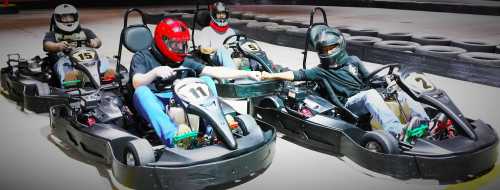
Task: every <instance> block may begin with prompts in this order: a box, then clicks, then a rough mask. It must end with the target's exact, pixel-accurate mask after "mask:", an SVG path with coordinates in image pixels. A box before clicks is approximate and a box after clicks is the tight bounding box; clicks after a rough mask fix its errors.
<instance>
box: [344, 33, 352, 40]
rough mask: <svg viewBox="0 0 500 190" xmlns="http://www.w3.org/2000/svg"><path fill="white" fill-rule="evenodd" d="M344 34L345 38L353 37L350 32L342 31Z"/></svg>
mask: <svg viewBox="0 0 500 190" xmlns="http://www.w3.org/2000/svg"><path fill="white" fill-rule="evenodd" d="M342 36H344V38H345V39H347V38H349V37H351V35H350V34H349V33H342Z"/></svg>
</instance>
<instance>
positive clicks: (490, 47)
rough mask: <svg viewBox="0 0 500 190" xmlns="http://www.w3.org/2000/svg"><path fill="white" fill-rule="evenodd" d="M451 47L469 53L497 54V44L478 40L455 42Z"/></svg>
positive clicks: (452, 42)
mask: <svg viewBox="0 0 500 190" xmlns="http://www.w3.org/2000/svg"><path fill="white" fill-rule="evenodd" d="M451 46H455V47H459V48H464V49H466V50H467V51H468V52H487V53H493V52H495V44H492V43H488V42H482V41H477V40H453V41H451Z"/></svg>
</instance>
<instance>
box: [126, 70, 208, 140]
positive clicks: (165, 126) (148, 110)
mask: <svg viewBox="0 0 500 190" xmlns="http://www.w3.org/2000/svg"><path fill="white" fill-rule="evenodd" d="M200 79H202V80H203V81H204V82H205V83H206V84H207V85H208V86H209V88H210V89H211V90H212V92H214V95H216V94H217V91H216V89H215V83H214V81H213V80H212V79H211V78H210V77H206V76H203V77H200ZM172 96H173V94H172V92H162V93H153V92H152V91H151V89H149V88H148V87H147V86H141V87H138V88H136V89H135V92H134V97H133V104H134V107H135V109H136V110H137V112H138V113H139V115H140V116H141V117H142V118H143V119H145V120H146V121H147V122H148V123H150V124H151V126H152V127H153V128H154V130H155V132H156V135H158V137H159V138H160V139H161V140H162V142H163V143H164V144H165V145H166V146H168V147H174V142H173V139H174V137H175V135H176V133H177V124H175V122H174V121H173V120H172V119H171V118H170V117H169V116H168V115H167V113H168V110H167V107H166V106H165V105H166V104H168V102H169V101H170V99H171V98H172Z"/></svg>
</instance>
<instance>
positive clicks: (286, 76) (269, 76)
mask: <svg viewBox="0 0 500 190" xmlns="http://www.w3.org/2000/svg"><path fill="white" fill-rule="evenodd" d="M294 79H295V77H294V74H293V71H287V72H282V73H268V72H262V80H288V81H293V80H294Z"/></svg>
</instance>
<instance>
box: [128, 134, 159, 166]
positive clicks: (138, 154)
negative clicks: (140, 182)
mask: <svg viewBox="0 0 500 190" xmlns="http://www.w3.org/2000/svg"><path fill="white" fill-rule="evenodd" d="M154 161H155V153H154V150H153V147H152V146H151V144H149V142H148V141H147V140H145V139H134V140H131V141H129V142H128V144H127V148H125V151H124V152H123V162H124V164H126V165H127V166H144V165H146V164H148V163H152V162H154Z"/></svg>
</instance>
